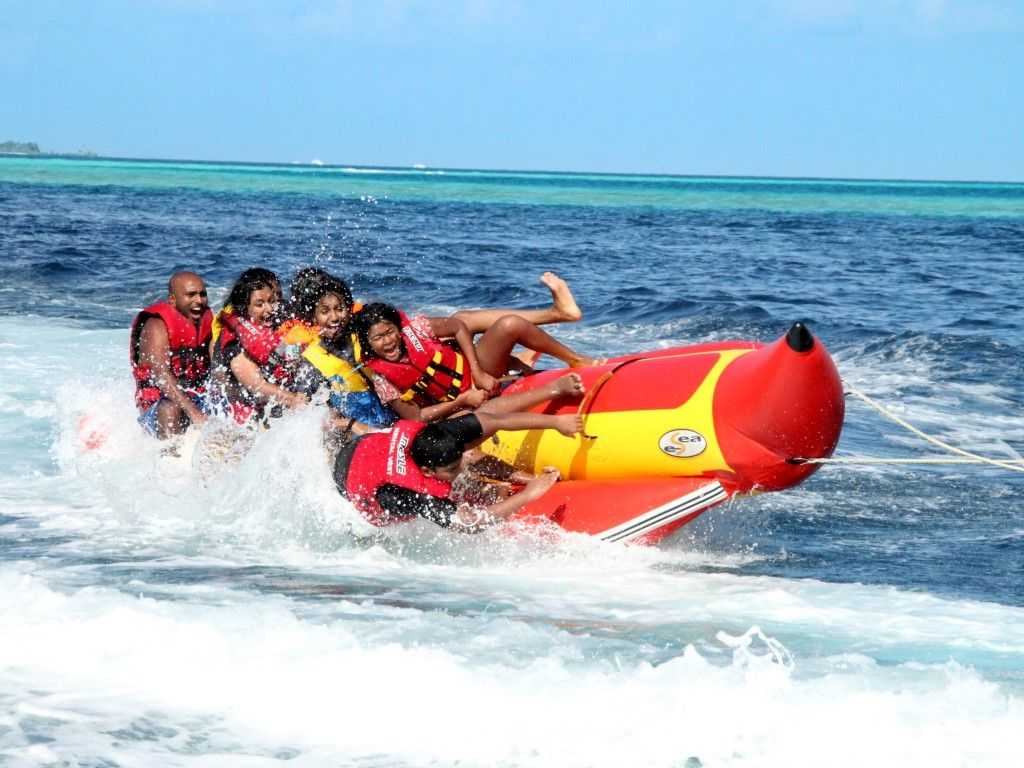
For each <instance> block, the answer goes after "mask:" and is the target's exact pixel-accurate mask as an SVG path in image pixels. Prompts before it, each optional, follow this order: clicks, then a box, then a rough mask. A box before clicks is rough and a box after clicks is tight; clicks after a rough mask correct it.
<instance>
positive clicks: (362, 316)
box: [354, 302, 402, 357]
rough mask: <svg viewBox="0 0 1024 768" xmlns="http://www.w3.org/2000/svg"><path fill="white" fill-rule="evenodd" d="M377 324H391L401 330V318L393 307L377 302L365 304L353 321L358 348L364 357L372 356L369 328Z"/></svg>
mask: <svg viewBox="0 0 1024 768" xmlns="http://www.w3.org/2000/svg"><path fill="white" fill-rule="evenodd" d="M377 323H392V324H394V326H395V327H396V328H399V329H401V327H402V318H401V316H400V315H399V314H398V310H397V309H395V308H394V307H393V306H391V305H390V304H381V303H379V302H376V303H373V304H367V305H366V306H365V307H363V308H362V309H361V310H359V312H357V313H356V316H355V321H354V324H355V329H356V335H357V336H358V337H359V346H360V347H361V348H362V350H363V355H364V356H365V357H369V356H371V355H372V354H373V349H371V347H370V328H372V327H373V326H375V325H376V324H377Z"/></svg>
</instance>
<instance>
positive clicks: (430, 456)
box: [409, 424, 465, 469]
mask: <svg viewBox="0 0 1024 768" xmlns="http://www.w3.org/2000/svg"><path fill="white" fill-rule="evenodd" d="M463 450H465V446H464V445H463V444H462V441H460V440H459V438H458V437H456V436H455V435H453V434H452V433H451V432H449V431H448V430H446V429H444V428H443V427H442V426H440V425H439V424H428V425H427V426H425V427H424V428H423V429H421V430H420V432H419V434H418V435H416V437H414V438H413V440H412V445H410V446H409V455H410V456H412V460H413V461H415V462H416V465H417V466H419V467H420V468H421V469H436V468H437V467H446V466H448V465H449V464H453V463H455V462H456V461H458V460H459V459H461V458H462V452H463Z"/></svg>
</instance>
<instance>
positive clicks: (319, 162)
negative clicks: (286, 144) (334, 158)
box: [309, 158, 324, 165]
mask: <svg viewBox="0 0 1024 768" xmlns="http://www.w3.org/2000/svg"><path fill="white" fill-rule="evenodd" d="M309 164H310V165H323V164H324V161H323V160H319V159H317V158H313V159H312V160H310V161H309Z"/></svg>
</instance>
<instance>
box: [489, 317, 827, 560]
mask: <svg viewBox="0 0 1024 768" xmlns="http://www.w3.org/2000/svg"><path fill="white" fill-rule="evenodd" d="M576 371H577V372H578V373H579V374H580V376H581V377H582V378H583V383H584V386H585V387H586V392H587V394H586V396H585V397H584V399H583V401H582V403H581V402H580V401H578V400H577V401H573V400H556V401H552V402H549V403H547V404H542V405H540V406H537V407H536V408H535V409H534V410H536V411H542V412H544V413H574V412H576V411H577V410H579V412H580V413H581V414H582V415H583V417H584V420H585V421H584V433H585V434H584V435H582V436H581V435H577V436H576V437H573V438H568V437H565V436H564V435H561V434H559V433H558V432H555V431H554V430H534V431H527V432H499V433H498V434H497V435H496V437H497V440H496V441H488V442H485V443H484V445H483V446H481V448H482V450H484V451H485V452H487V453H489V454H492V455H494V456H496V457H498V458H500V459H502V460H504V461H506V462H508V463H510V464H513V465H515V466H516V467H518V468H520V469H524V470H527V471H531V472H537V471H540V470H541V469H542V468H543V467H545V466H554V467H557V468H558V469H559V471H560V472H561V474H562V478H563V481H562V482H559V483H557V484H556V485H555V486H554V487H553V488H552V489H551V490H549V491H548V492H547V493H546V494H545V495H544V496H543V497H541V498H540V499H538V500H537V501H535V502H532V503H530V504H529V505H527V506H526V507H525V508H524V509H523V510H522V511H521V512H520V513H518V515H517V517H518V518H521V519H524V520H529V519H533V520H535V521H537V520H540V519H541V518H543V519H547V520H551V521H554V522H555V523H557V524H558V525H560V526H561V527H562V528H565V529H566V530H568V531H576V532H580V533H587V534H590V535H593V536H597V537H599V538H601V539H604V540H607V541H621V542H630V541H635V542H643V543H654V542H656V541H658V540H660V539H662V538H664V537H665V536H667V535H668V534H670V533H672V532H673V531H675V530H677V529H678V528H679V527H681V526H683V525H685V524H686V523H688V522H690V521H691V520H693V519H694V518H696V517H697V516H698V515H700V514H701V513H703V512H705V511H706V510H708V509H710V508H711V507H713V506H715V505H717V504H720V503H722V502H723V501H726V500H728V499H730V498H732V497H734V496H737V495H741V494H750V493H758V492H762V491H779V490H783V489H785V488H790V487H792V486H794V485H796V484H798V483H800V482H802V481H803V480H805V479H806V478H807V477H808V476H810V475H811V474H812V473H813V472H814V471H815V470H816V469H817V467H818V465H817V464H814V463H800V462H798V461H796V460H799V459H812V458H825V457H828V456H831V455H832V451H834V450H835V447H836V444H837V443H838V442H839V433H840V431H841V429H842V425H843V416H844V412H845V404H844V400H843V386H842V382H841V381H840V378H839V372H838V371H837V370H836V366H835V363H833V361H832V358H831V357H830V356H829V354H828V352H827V351H826V349H825V346H824V345H823V344H822V343H821V342H820V341H818V340H817V339H815V338H814V336H813V335H812V334H811V332H810V331H809V330H808V329H807V328H806V327H805V326H803V325H802V324H800V323H797V324H795V325H794V326H793V327H792V328H791V329H790V330H789V332H788V333H787V334H786V335H784V336H783V337H782V338H780V339H778V340H777V341H775V342H774V343H772V344H767V345H766V344H761V343H758V342H752V341H732V342H719V343H711V344H699V345H696V346H691V347H678V348H674V349H663V350H657V351H652V352H645V353H639V354H634V355H627V356H624V357H619V358H616V359H613V360H610V361H608V362H607V363H605V364H602V365H599V366H593V367H588V368H578V369H576ZM562 374H564V369H561V370H553V371H544V372H541V373H536V374H532V375H529V376H526V377H524V378H522V379H520V380H519V381H517V382H515V383H514V384H512V385H511V386H510V387H508V389H506V391H505V392H506V394H512V393H515V392H522V391H525V390H529V389H532V388H534V387H537V386H544V385H546V384H549V383H550V382H551V381H552V380H553V379H554V378H556V377H558V376H560V375H562Z"/></svg>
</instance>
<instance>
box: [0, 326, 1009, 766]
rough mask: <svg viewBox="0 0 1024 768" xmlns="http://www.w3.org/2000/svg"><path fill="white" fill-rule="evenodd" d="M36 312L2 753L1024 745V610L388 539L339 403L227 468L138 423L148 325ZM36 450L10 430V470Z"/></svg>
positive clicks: (9, 757)
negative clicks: (349, 498) (137, 329)
mask: <svg viewBox="0 0 1024 768" xmlns="http://www.w3.org/2000/svg"><path fill="white" fill-rule="evenodd" d="M29 325H32V327H33V328H35V326H34V325H33V324H31V323H29V322H27V321H12V320H8V319H2V320H0V338H25V337H26V336H25V334H26V333H27V332H28V330H29ZM32 332H33V334H35V339H36V341H35V342H34V344H33V345H31V346H28V345H25V346H23V347H19V350H18V355H17V356H16V359H17V362H16V363H12V362H11V358H10V357H9V356H7V355H5V356H4V358H3V360H2V361H0V372H3V374H4V377H3V380H2V382H0V397H3V398H4V400H2V401H0V402H4V403H6V404H7V405H6V406H5V408H4V409H3V410H0V417H2V418H5V419H8V420H9V421H10V423H11V424H12V425H13V426H14V427H15V428H16V429H17V430H22V431H24V433H25V434H28V435H32V436H33V439H34V440H37V441H38V442H39V445H36V446H34V448H33V451H30V452H29V455H28V458H22V459H18V460H20V461H22V462H23V463H24V466H25V467H26V468H27V469H28V471H26V472H24V473H13V472H11V471H9V470H8V471H5V473H4V474H3V475H0V496H2V498H3V499H4V502H5V508H4V510H3V513H4V514H5V515H7V516H9V517H6V518H3V520H4V522H0V701H2V702H3V705H2V706H0V762H5V761H6V763H7V764H11V765H15V766H21V765H40V764H47V763H55V764H59V763H61V762H62V761H68V762H86V763H89V762H92V763H99V762H101V761H103V760H107V761H111V762H116V763H119V764H125V765H127V764H132V765H185V764H189V765H192V764H201V763H205V764H210V765H242V764H244V765H263V764H266V765H270V764H277V763H279V762H280V761H281V760H282V759H284V758H289V759H291V760H292V761H293V762H294V764H296V765H322V764H340V765H347V764H353V765H413V766H420V765H428V764H440V765H452V764H456V763H459V764H463V765H496V764H505V765H522V766H556V765H557V766H584V765H585V766H605V765H607V766H612V765H614V766H619V765H647V766H666V767H668V766H680V765H689V766H696V765H698V764H699V765H706V766H710V765H726V766H747V765H749V766H783V765H785V766H789V767H791V766H803V765H808V766H810V765H814V766H818V765H821V764H822V763H826V764H829V765H839V766H846V765H850V766H853V765H857V766H860V765H865V764H880V765H886V764H906V765H910V764H915V765H916V764H926V765H936V766H947V765H948V766H954V765H962V764H971V765H977V766H1005V765H1015V764H1018V763H1020V762H1021V760H1022V759H1024V746H1022V744H1021V742H1020V740H1019V738H1018V733H1019V730H1020V728H1021V726H1022V725H1024V698H1022V697H1024V682H1022V681H1021V679H1020V676H1019V669H1020V660H1021V658H1024V609H1021V608H1018V607H1013V606H1005V605H997V604H994V603H984V602H977V601H968V600H948V599H941V598H938V597H935V596H933V595H929V594H926V593H918V592H908V591H903V590H899V589H895V588H891V587H884V586H872V585H859V584H830V583H825V582H821V581H816V580H812V579H804V580H796V579H782V578H774V577H767V576H761V577H753V576H740V575H736V574H734V573H731V572H729V571H730V570H732V569H735V568H736V567H737V566H738V565H742V564H744V563H751V562H755V561H757V560H758V559H759V558H761V557H762V556H761V555H759V554H758V553H757V552H755V551H751V550H749V549H744V548H742V547H737V548H733V547H729V546H726V547H724V550H716V549H715V547H710V548H708V549H706V550H703V549H701V548H700V547H690V548H686V547H669V548H665V549H653V548H639V547H621V546H617V545H609V544H604V543H601V542H596V541H594V540H592V539H589V538H587V537H583V536H573V535H560V534H557V533H555V532H552V531H550V530H544V529H541V530H537V529H531V530H526V531H524V530H519V531H499V530H495V531H490V532H488V533H486V534H483V535H481V536H476V537H455V536H452V535H451V534H448V533H446V532H444V531H441V530H440V529H438V528H436V527H434V526H431V525H429V524H427V523H425V522H424V523H418V524H413V525H409V526H405V527H402V528H396V529H394V530H392V531H389V532H387V536H386V537H384V538H375V537H370V536H369V534H371V533H373V532H374V531H373V530H372V529H371V528H370V527H369V526H367V525H366V524H365V523H364V522H362V521H361V519H360V518H359V517H358V515H356V514H355V513H354V511H353V510H352V509H351V507H350V506H349V505H348V504H346V503H345V502H343V501H342V500H341V499H340V498H339V497H338V495H337V493H336V492H335V489H334V487H333V480H332V478H331V476H330V473H329V470H328V466H327V463H326V461H325V460H324V455H323V449H322V447H321V444H320V426H319V421H318V418H317V414H316V413H315V412H314V411H313V410H312V409H310V410H307V411H305V412H301V413H299V414H296V415H294V416H292V417H289V418H285V419H282V420H280V421H279V422H278V423H276V424H275V425H274V427H273V428H272V429H271V430H270V431H268V432H267V433H265V434H262V435H259V436H258V438H257V439H256V440H255V441H254V442H253V445H252V446H251V449H250V450H248V451H247V452H245V453H244V455H242V456H240V459H239V460H237V461H232V462H227V463H226V464H225V465H224V466H213V465H208V466H205V467H204V465H203V463H202V460H201V457H202V455H203V454H201V453H200V454H196V452H195V449H196V445H195V444H194V443H188V444H185V445H183V446H182V448H181V453H182V455H181V456H179V457H168V456H165V455H163V454H162V452H161V448H162V446H161V445H160V444H158V443H157V442H155V441H153V440H151V439H149V438H147V437H145V436H144V435H143V434H142V433H141V430H140V429H139V428H138V426H137V424H136V423H135V412H134V407H133V406H132V404H131V381H130V378H129V376H128V373H127V370H126V366H125V365H124V349H123V347H124V345H125V344H126V333H125V332H123V331H119V332H112V331H93V332H87V333H84V332H83V333H81V334H77V335H71V334H72V332H71V331H69V329H66V328H64V329H61V328H56V327H53V324H51V325H50V326H44V327H42V328H38V329H36V330H33V331H32ZM867 378H870V377H867ZM926 378H927V377H926V376H925V377H923V378H919V379H917V380H918V381H922V380H925V379H926ZM995 394H996V395H997V396H998V394H999V393H998V392H997V393H995ZM957 397H968V398H969V397H971V395H970V393H968V395H964V394H963V393H958V394H957ZM986 397H987V395H986ZM967 404H968V406H969V405H970V401H968V402H967ZM968 410H969V408H968ZM85 417H88V418H90V419H92V420H93V421H92V423H91V425H87V426H86V427H84V428H83V426H82V419H83V418H85ZM90 431H95V432H96V433H97V434H101V435H102V436H103V441H102V444H101V445H99V446H98V447H90V446H89V445H88V444H87V441H83V439H82V436H83V433H85V434H86V435H87V434H89V433H90ZM199 438H200V435H199V434H198V433H197V434H196V435H195V436H194V437H193V438H192V440H193V441H195V440H198V439H199ZM51 446H52V454H51V452H50V449H51ZM22 448H23V446H21V445H18V444H15V443H11V442H8V443H2V444H0V450H2V451H3V452H4V455H2V456H0V459H3V460H4V464H5V466H10V465H11V463H12V462H13V461H15V457H16V456H18V455H20V454H21V453H24V451H23V450H22ZM197 455H198V456H200V459H199V460H197V459H196V456H197ZM197 461H198V464H197ZM197 466H199V468H200V469H202V470H203V471H198V470H197ZM778 499H779V501H778V502H777V503H778V504H785V505H789V506H791V507H793V508H795V509H799V510H800V511H801V514H805V515H815V514H826V513H827V509H828V504H827V500H826V499H824V498H823V497H822V495H821V494H820V493H819V492H816V491H814V490H811V489H806V488H805V489H801V490H800V491H799V492H797V493H794V494H788V495H787V496H786V497H785V499H784V501H783V500H782V499H783V497H781V496H780V497H778ZM765 503H767V502H762V503H760V504H758V505H751V506H750V507H749V508H745V507H743V506H742V504H743V502H738V503H737V504H736V505H735V506H734V507H729V508H725V509H724V510H721V511H719V512H716V513H713V514H715V515H717V516H715V517H712V518H709V519H710V520H711V521H712V523H713V525H711V526H709V529H710V533H709V534H707V537H708V539H709V540H710V541H711V542H712V543H717V544H719V545H721V544H722V543H724V542H730V541H732V540H733V539H735V540H736V541H742V532H743V526H744V522H743V515H744V514H761V513H763V512H764V510H765V509H768V511H770V508H771V505H770V504H769V506H768V507H762V506H761V504H765ZM771 503H772V504H774V503H776V502H775V501H774V500H773V501H772V502H771ZM759 510H760V512H759ZM747 523H748V524H749V519H748V520H747ZM1019 534H1020V532H1019V531H1015V532H1009V531H1008V532H1007V536H1010V537H1011V540H1013V537H1014V536H1016V537H1018V538H1019ZM683 540H685V536H684V537H682V538H681V539H680V541H683ZM954 659H955V661H954ZM865 734H869V735H870V737H867V736H866V735H865ZM691 758H692V759H691ZM197 761H198V762H197ZM688 761H689V762H688ZM698 761H699V762H698Z"/></svg>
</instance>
